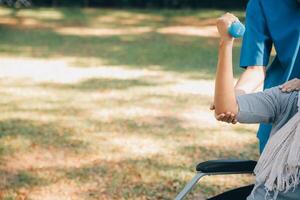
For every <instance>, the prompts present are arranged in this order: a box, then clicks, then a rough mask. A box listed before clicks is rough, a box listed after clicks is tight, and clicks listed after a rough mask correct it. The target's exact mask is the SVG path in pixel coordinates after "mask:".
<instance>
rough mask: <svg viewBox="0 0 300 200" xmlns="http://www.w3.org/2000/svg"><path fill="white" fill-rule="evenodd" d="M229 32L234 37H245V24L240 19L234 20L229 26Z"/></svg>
mask: <svg viewBox="0 0 300 200" xmlns="http://www.w3.org/2000/svg"><path fill="white" fill-rule="evenodd" d="M228 33H229V34H230V35H231V36H232V37H234V38H240V37H243V35H244V33H245V26H244V24H242V23H241V22H239V21H236V22H233V23H232V24H231V25H230V26H229V28H228Z"/></svg>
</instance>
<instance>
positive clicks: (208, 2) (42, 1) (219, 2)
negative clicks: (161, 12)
mask: <svg viewBox="0 0 300 200" xmlns="http://www.w3.org/2000/svg"><path fill="white" fill-rule="evenodd" d="M31 1H32V3H33V5H36V6H83V7H123V8H124V7H125V8H126V7H136V8H190V9H194V8H244V7H245V6H246V4H247V2H248V0H226V1H224V0H31ZM0 2H6V4H12V2H13V4H14V3H15V2H22V4H24V3H23V2H29V1H28V0H0Z"/></svg>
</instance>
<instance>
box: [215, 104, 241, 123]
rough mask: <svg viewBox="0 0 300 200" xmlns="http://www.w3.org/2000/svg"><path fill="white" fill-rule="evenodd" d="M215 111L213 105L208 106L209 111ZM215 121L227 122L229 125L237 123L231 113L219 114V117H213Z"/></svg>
mask: <svg viewBox="0 0 300 200" xmlns="http://www.w3.org/2000/svg"><path fill="white" fill-rule="evenodd" d="M214 109H215V105H214V104H211V105H210V110H214ZM215 118H216V120H218V121H221V122H227V123H229V124H230V123H231V124H236V123H237V119H236V116H235V115H234V114H233V113H231V112H226V113H221V114H219V115H215Z"/></svg>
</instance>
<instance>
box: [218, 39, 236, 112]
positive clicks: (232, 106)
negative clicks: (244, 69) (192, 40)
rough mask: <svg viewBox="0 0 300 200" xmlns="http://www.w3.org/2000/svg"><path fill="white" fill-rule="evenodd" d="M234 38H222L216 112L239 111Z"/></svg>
mask: <svg viewBox="0 0 300 200" xmlns="http://www.w3.org/2000/svg"><path fill="white" fill-rule="evenodd" d="M232 46H233V40H221V42H220V47H219V60H218V66H217V72H216V82H215V98H214V102H215V113H216V114H217V115H218V114H221V113H224V112H231V113H233V114H236V113H237V112H238V105H237V102H236V98H235V91H234V80H233V69H232Z"/></svg>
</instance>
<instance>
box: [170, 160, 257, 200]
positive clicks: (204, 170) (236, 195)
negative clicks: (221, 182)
mask: <svg viewBox="0 0 300 200" xmlns="http://www.w3.org/2000/svg"><path fill="white" fill-rule="evenodd" d="M256 164H257V162H256V161H253V160H210V161H206V162H202V163H199V164H198V165H197V166H196V175H195V176H194V177H193V178H192V180H191V181H190V182H188V183H187V184H186V186H185V187H184V188H183V190H182V191H181V192H180V193H179V194H178V195H177V196H176V198H175V200H183V199H184V198H185V197H186V196H187V194H188V193H189V192H190V191H191V190H192V188H193V187H194V186H195V185H196V184H197V183H198V181H199V180H200V179H201V178H202V177H204V176H213V175H229V174H253V170H254V168H255V166H256ZM253 187H254V185H249V186H244V187H240V188H237V189H233V190H230V191H227V192H224V193H222V194H219V195H217V196H214V197H211V198H209V199H207V200H246V198H247V197H248V196H249V194H250V193H251V191H252V189H253Z"/></svg>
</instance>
